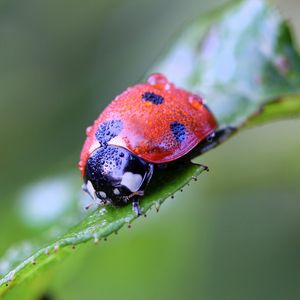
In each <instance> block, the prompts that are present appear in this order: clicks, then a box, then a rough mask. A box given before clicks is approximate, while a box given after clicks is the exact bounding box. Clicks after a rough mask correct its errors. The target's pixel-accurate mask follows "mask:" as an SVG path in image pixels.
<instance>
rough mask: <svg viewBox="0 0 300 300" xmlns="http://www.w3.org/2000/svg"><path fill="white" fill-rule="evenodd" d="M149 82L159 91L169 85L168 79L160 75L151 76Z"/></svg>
mask: <svg viewBox="0 0 300 300" xmlns="http://www.w3.org/2000/svg"><path fill="white" fill-rule="evenodd" d="M147 82H148V83H149V84H151V85H153V86H154V87H156V88H158V89H165V87H166V85H168V84H169V81H168V79H167V78H166V77H165V76H164V75H162V74H159V73H154V74H151V75H150V76H149V77H148V79H147Z"/></svg>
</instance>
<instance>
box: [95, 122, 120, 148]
mask: <svg viewBox="0 0 300 300" xmlns="http://www.w3.org/2000/svg"><path fill="white" fill-rule="evenodd" d="M122 128H123V124H122V121H120V120H111V121H107V122H104V123H103V124H101V125H100V127H99V128H98V130H97V131H96V139H97V140H98V141H99V142H100V143H108V142H109V141H110V140H111V139H113V138H114V137H116V136H117V135H118V134H119V133H120V132H121V130H122Z"/></svg>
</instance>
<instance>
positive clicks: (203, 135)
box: [79, 74, 218, 215]
mask: <svg viewBox="0 0 300 300" xmlns="http://www.w3.org/2000/svg"><path fill="white" fill-rule="evenodd" d="M216 129H217V122H216V119H215V117H214V116H213V114H212V113H211V112H210V111H209V110H208V108H207V106H206V105H204V104H203V101H202V98H201V97H200V96H198V95H194V94H192V93H190V92H188V91H186V90H184V89H181V88H178V87H176V86H175V85H174V84H173V83H171V82H169V80H168V79H167V78H166V77H165V76H164V75H162V74H152V75H150V76H149V78H148V80H147V81H146V82H145V83H141V84H137V85H135V86H132V87H130V88H128V89H127V90H125V91H124V92H123V93H121V94H120V95H118V96H117V97H116V98H115V99H114V100H113V101H112V102H111V103H110V104H109V105H108V106H107V107H106V108H105V109H104V111H103V112H102V113H101V114H100V115H99V117H98V118H97V119H96V120H95V122H94V123H93V125H92V126H90V127H88V129H87V130H86V134H87V138H86V140H85V143H84V145H83V148H82V151H81V155H80V162H79V169H80V171H81V173H82V176H83V180H84V185H83V189H84V191H86V192H87V193H88V194H89V195H90V196H91V197H92V198H93V199H94V200H96V201H97V202H99V203H108V204H112V205H115V206H120V205H126V204H128V203H131V204H132V207H133V210H134V211H135V213H136V214H137V215H140V214H141V210H140V206H139V200H140V199H141V198H142V196H143V195H144V194H145V191H146V189H147V186H148V184H149V182H150V180H151V178H152V177H153V176H155V174H156V172H158V171H159V170H161V169H162V168H161V166H164V169H165V168H167V167H168V166H169V165H171V164H175V163H177V162H180V161H182V160H183V159H191V153H195V155H197V153H198V154H199V153H201V149H200V150H199V152H198V151H197V148H198V147H199V146H200V147H202V145H203V143H205V142H206V141H207V137H208V136H212V134H213V133H214V132H215V131H216ZM216 136H218V135H216ZM206 147H207V146H206ZM193 155H194V154H193Z"/></svg>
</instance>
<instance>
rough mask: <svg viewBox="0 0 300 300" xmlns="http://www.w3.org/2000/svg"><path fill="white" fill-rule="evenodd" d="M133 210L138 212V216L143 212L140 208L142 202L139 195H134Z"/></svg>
mask: <svg viewBox="0 0 300 300" xmlns="http://www.w3.org/2000/svg"><path fill="white" fill-rule="evenodd" d="M132 210H133V211H134V212H135V213H136V215H137V216H140V215H141V214H142V212H141V208H140V202H139V197H134V198H133V200H132Z"/></svg>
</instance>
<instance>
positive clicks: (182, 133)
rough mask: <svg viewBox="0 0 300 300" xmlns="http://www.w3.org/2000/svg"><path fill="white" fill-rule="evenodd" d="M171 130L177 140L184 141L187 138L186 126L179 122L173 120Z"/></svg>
mask: <svg viewBox="0 0 300 300" xmlns="http://www.w3.org/2000/svg"><path fill="white" fill-rule="evenodd" d="M170 128H171V131H172V133H173V135H174V137H175V139H176V141H177V142H183V141H184V139H185V138H186V135H187V134H186V130H185V126H184V125H183V124H181V123H179V122H173V123H171V125H170Z"/></svg>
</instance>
